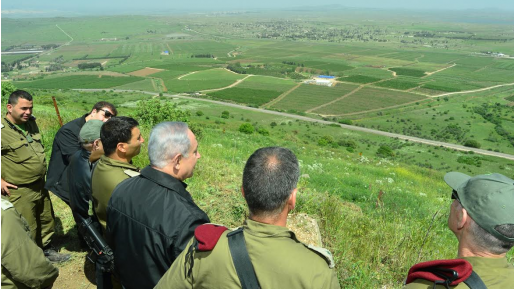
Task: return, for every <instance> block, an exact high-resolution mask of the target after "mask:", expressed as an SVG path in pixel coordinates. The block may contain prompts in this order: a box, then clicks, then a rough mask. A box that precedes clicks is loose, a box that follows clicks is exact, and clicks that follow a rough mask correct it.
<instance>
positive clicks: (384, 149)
mask: <svg viewBox="0 0 514 289" xmlns="http://www.w3.org/2000/svg"><path fill="white" fill-rule="evenodd" d="M377 156H378V157H381V158H389V157H394V151H393V149H392V148H390V147H389V146H386V145H381V146H380V147H379V148H378V150H377Z"/></svg>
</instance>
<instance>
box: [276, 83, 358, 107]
mask: <svg viewBox="0 0 514 289" xmlns="http://www.w3.org/2000/svg"><path fill="white" fill-rule="evenodd" d="M357 87H358V86H357V85H352V84H341V83H339V84H337V85H336V86H334V87H326V86H319V85H310V84H302V85H300V86H299V87H298V88H297V89H295V90H294V91H292V92H291V93H290V94H288V95H287V96H286V97H284V98H283V99H282V100H280V101H279V102H277V103H275V104H274V105H273V106H272V108H275V109H283V110H295V111H306V110H309V109H312V108H314V107H317V106H320V105H323V104H325V103H327V102H330V101H332V100H335V99H337V98H339V97H342V96H344V95H346V94H347V93H349V92H351V91H352V90H354V89H356V88H357Z"/></svg>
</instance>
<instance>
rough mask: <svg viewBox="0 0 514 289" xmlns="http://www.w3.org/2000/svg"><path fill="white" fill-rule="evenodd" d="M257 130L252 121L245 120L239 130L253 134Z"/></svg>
mask: <svg viewBox="0 0 514 289" xmlns="http://www.w3.org/2000/svg"><path fill="white" fill-rule="evenodd" d="M254 131H255V128H254V127H253V125H252V124H251V123H248V122H245V123H243V124H241V126H240V127H239V132H242V133H245V134H252V133H253V132H254Z"/></svg>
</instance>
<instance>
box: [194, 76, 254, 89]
mask: <svg viewBox="0 0 514 289" xmlns="http://www.w3.org/2000/svg"><path fill="white" fill-rule="evenodd" d="M251 76H253V74H248V75H247V76H245V77H244V78H243V79H238V80H236V82H234V83H232V84H231V85H229V86H225V87H220V88H214V89H206V90H200V92H201V93H206V92H213V91H218V90H223V89H227V88H231V87H234V86H236V85H238V84H239V83H241V82H243V81H244V80H245V79H247V78H248V77H251Z"/></svg>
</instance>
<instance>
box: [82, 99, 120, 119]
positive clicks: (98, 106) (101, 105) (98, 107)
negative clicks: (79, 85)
mask: <svg viewBox="0 0 514 289" xmlns="http://www.w3.org/2000/svg"><path fill="white" fill-rule="evenodd" d="M104 107H107V108H109V109H110V110H111V112H112V113H113V114H114V116H117V115H118V111H117V110H116V107H114V104H112V103H110V102H107V101H99V102H97V103H95V105H93V108H92V109H91V111H90V112H89V113H91V112H93V110H96V111H99V110H101V109H102V108H104Z"/></svg>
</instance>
